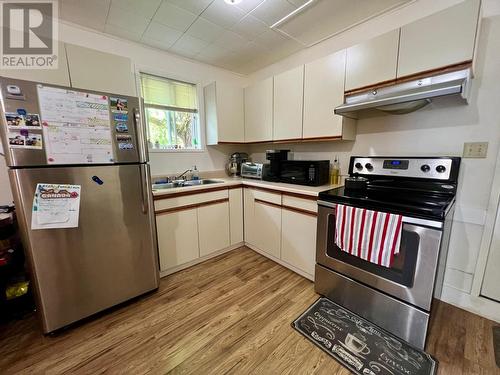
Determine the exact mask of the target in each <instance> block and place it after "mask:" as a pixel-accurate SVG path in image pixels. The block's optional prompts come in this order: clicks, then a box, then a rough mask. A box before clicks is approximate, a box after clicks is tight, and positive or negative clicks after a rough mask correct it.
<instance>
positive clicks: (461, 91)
mask: <svg viewBox="0 0 500 375" xmlns="http://www.w3.org/2000/svg"><path fill="white" fill-rule="evenodd" d="M469 86H470V69H465V70H460V71H456V72H452V73H446V74H441V75H437V76H434V77H428V78H422V79H418V80H415V81H410V82H404V83H399V84H395V85H393V86H388V87H383V88H380V89H375V90H369V91H366V92H362V93H358V94H353V95H349V96H346V97H345V101H344V104H342V105H341V106H339V107H337V108H335V114H337V115H342V116H345V117H350V118H360V117H366V116H370V115H373V114H374V112H375V114H377V113H378V115H380V113H387V114H398V115H400V114H405V113H410V112H414V111H416V110H418V109H420V108H423V107H425V106H426V105H428V104H430V103H431V102H432V101H433V100H434V99H436V98H440V97H444V96H455V97H456V98H457V99H458V100H459V101H460V102H462V103H464V104H466V103H467V99H468V95H469Z"/></svg>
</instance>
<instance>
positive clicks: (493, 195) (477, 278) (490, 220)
mask: <svg viewBox="0 0 500 375" xmlns="http://www.w3.org/2000/svg"><path fill="white" fill-rule="evenodd" d="M499 204H500V150H499V151H498V153H497V158H496V164H495V171H494V176H493V182H492V185H491V192H490V198H489V200H488V207H487V209H486V218H485V222H484V229H483V235H482V238H481V245H480V247H479V254H478V257H477V262H476V268H475V270H474V278H473V280H472V289H471V293H470V294H471V295H472V296H474V297H480V298H481V297H482V296H481V288H482V285H483V279H484V274H485V272H486V264H487V262H488V257H489V253H490V248H491V243H492V240H493V234H494V231H495V225H496V221H497V216H498V215H500V211H499Z"/></svg>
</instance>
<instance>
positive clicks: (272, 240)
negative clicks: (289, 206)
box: [254, 200, 281, 258]
mask: <svg viewBox="0 0 500 375" xmlns="http://www.w3.org/2000/svg"><path fill="white" fill-rule="evenodd" d="M254 223H255V231H256V236H255V246H257V247H258V248H259V249H260V250H262V251H265V252H266V253H268V254H270V255H272V256H274V257H276V258H279V257H280V253H281V251H280V248H281V208H280V207H276V206H274V205H272V203H268V202H264V201H260V200H255V201H254Z"/></svg>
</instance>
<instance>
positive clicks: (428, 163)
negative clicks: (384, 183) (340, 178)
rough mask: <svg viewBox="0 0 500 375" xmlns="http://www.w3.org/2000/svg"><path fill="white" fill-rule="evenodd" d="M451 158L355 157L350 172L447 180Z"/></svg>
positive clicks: (450, 170)
mask: <svg viewBox="0 0 500 375" xmlns="http://www.w3.org/2000/svg"><path fill="white" fill-rule="evenodd" d="M452 167H453V160H452V158H399V157H355V158H354V160H353V161H352V163H351V168H352V171H350V172H351V173H357V174H359V175H378V176H400V177H411V178H425V179H435V180H448V179H449V178H450V176H451V175H452V174H451V173H452Z"/></svg>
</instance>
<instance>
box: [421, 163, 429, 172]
mask: <svg viewBox="0 0 500 375" xmlns="http://www.w3.org/2000/svg"><path fill="white" fill-rule="evenodd" d="M420 170H421V171H422V172H429V171H430V170H431V167H429V165H428V164H424V165H422V166H421V167H420Z"/></svg>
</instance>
